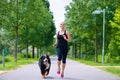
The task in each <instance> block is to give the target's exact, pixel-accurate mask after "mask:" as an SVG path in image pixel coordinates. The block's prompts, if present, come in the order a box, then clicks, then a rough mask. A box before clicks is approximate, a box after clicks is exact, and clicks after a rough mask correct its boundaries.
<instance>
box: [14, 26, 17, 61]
mask: <svg viewBox="0 0 120 80" xmlns="http://www.w3.org/2000/svg"><path fill="white" fill-rule="evenodd" d="M15 39H16V41H15V53H14V62H17V52H18V49H17V43H18V27H16V37H15Z"/></svg>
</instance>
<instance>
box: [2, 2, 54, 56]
mask: <svg viewBox="0 0 120 80" xmlns="http://www.w3.org/2000/svg"><path fill="white" fill-rule="evenodd" d="M0 12H1V13H0V50H2V49H3V48H4V47H7V48H8V49H9V50H10V51H11V52H10V53H13V51H15V54H16V55H17V51H18V49H19V48H21V47H22V48H25V47H26V46H27V45H28V46H34V47H37V48H43V47H46V46H50V45H51V44H52V42H53V35H54V34H55V25H54V22H53V15H52V13H51V12H50V10H49V2H48V0H35V1H34V0H15V1H14V0H10V2H7V0H3V1H0ZM1 31H3V32H1ZM3 33H4V34H3ZM14 47H15V48H14ZM16 55H15V57H16ZM16 58H17V57H16Z"/></svg>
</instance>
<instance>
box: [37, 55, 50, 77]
mask: <svg viewBox="0 0 120 80" xmlns="http://www.w3.org/2000/svg"><path fill="white" fill-rule="evenodd" d="M38 65H39V68H40V70H41V75H42V78H43V79H44V78H46V76H47V75H48V74H49V71H50V67H51V60H50V55H49V54H46V55H43V56H41V57H40V58H39V62H38Z"/></svg>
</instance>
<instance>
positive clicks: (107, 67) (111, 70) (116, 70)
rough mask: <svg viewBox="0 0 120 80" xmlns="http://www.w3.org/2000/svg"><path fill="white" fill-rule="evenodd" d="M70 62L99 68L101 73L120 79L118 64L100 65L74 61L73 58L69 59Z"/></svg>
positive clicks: (119, 66) (92, 62)
mask: <svg viewBox="0 0 120 80" xmlns="http://www.w3.org/2000/svg"><path fill="white" fill-rule="evenodd" d="M70 59H71V60H74V61H77V62H80V63H83V64H86V65H89V66H94V67H96V68H99V69H101V70H103V71H106V72H108V73H110V74H113V75H116V76H119V77H120V64H118V63H104V64H102V63H101V62H98V63H96V62H94V61H87V60H81V59H75V58H70ZM116 66H117V67H116Z"/></svg>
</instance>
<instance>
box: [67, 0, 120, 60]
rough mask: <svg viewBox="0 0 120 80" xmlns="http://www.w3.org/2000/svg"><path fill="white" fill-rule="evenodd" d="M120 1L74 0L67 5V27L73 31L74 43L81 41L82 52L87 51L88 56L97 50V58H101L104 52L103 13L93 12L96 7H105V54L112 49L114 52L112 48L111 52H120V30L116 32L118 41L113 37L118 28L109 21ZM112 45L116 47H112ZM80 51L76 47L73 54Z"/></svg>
mask: <svg viewBox="0 0 120 80" xmlns="http://www.w3.org/2000/svg"><path fill="white" fill-rule="evenodd" d="M118 3H119V1H118V0H117V1H115V0H107V1H106V0H104V1H100V0H97V1H96V0H73V2H72V3H71V4H70V5H69V6H66V11H67V13H66V14H65V15H66V22H67V28H68V29H69V30H70V32H71V36H72V43H73V44H78V43H81V44H82V47H83V48H81V49H82V53H85V55H86V56H90V55H91V54H94V52H95V58H96V59H97V57H98V59H99V60H100V59H101V58H99V56H98V55H99V54H100V55H101V53H102V37H103V14H102V13H101V14H96V15H95V14H92V12H93V11H95V10H96V9H101V10H103V9H105V55H109V54H108V53H109V51H110V50H112V49H113V50H114V52H113V50H112V52H111V53H113V54H114V55H115V54H116V51H117V52H119V50H118V49H117V48H119V46H118V44H119V42H120V41H119V40H118V39H119V38H118V37H119V36H118V34H119V32H120V31H119V32H117V33H116V34H117V35H116V34H115V35H116V37H115V38H118V39H117V41H116V40H115V38H114V37H113V36H114V35H113V31H114V32H116V30H113V29H112V27H111V24H110V22H109V21H110V20H113V17H114V12H115V10H116V8H117V7H118ZM115 43H117V45H116V44H115ZM110 46H111V47H114V48H111V49H110V48H109V47H110ZM76 47H77V46H76ZM115 47H117V48H115ZM116 49H117V50H116ZM78 51H79V49H76V51H75V53H73V54H76V55H79V53H76V52H78ZM91 59H93V58H91ZM100 61H101V60H100Z"/></svg>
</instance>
